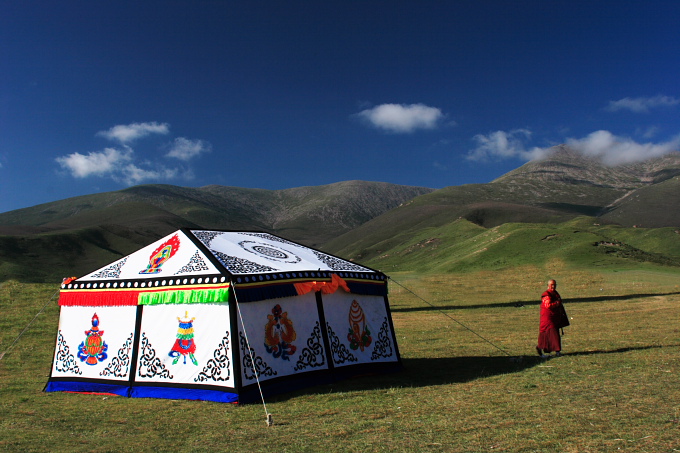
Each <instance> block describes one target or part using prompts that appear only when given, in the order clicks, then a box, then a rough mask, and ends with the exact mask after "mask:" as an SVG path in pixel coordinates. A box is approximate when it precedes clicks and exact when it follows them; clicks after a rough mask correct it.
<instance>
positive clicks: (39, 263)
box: [0, 146, 680, 282]
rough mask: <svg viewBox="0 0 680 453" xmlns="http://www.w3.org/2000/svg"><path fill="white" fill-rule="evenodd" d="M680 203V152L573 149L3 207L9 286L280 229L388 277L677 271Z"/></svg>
mask: <svg viewBox="0 0 680 453" xmlns="http://www.w3.org/2000/svg"><path fill="white" fill-rule="evenodd" d="M679 203H680V153H671V154H669V155H666V156H664V157H661V158H657V159H652V160H649V161H645V162H640V163H637V164H629V165H621V166H616V167H611V166H606V165H604V164H602V163H600V162H599V161H597V160H595V159H592V158H588V157H584V156H583V155H582V154H580V153H578V152H575V151H573V150H571V149H569V148H567V147H565V146H558V147H555V148H554V149H553V152H552V153H551V154H550V155H549V156H548V157H547V158H545V159H543V160H539V161H532V162H529V163H527V164H525V165H523V166H521V167H519V168H517V169H515V170H513V171H511V172H509V173H507V174H506V175H503V176H502V177H500V178H498V179H496V180H494V181H492V182H490V183H488V184H468V185H462V186H451V187H446V188H443V189H440V190H433V189H427V188H422V187H409V186H400V185H395V184H387V183H378V182H365V181H346V182H340V183H336V184H330V185H326V186H317V187H298V188H292V189H285V190H277V191H272V190H262V189H243V188H237V187H225V186H206V187H201V188H186V187H176V186H169V185H144V186H136V187H130V188H128V189H125V190H120V191H116V192H107V193H100V194H92V195H86V196H81V197H75V198H70V199H66V200H61V201H56V202H52V203H46V204H43V205H39V206H34V207H30V208H25V209H19V210H16V211H11V212H7V213H0V281H2V280H5V279H10V278H16V279H19V280H25V281H38V282H39V281H58V280H59V279H61V278H63V277H65V276H71V275H82V274H84V273H87V272H90V271H92V270H93V269H96V268H98V267H101V266H103V265H105V264H107V263H109V262H111V261H114V260H116V259H118V258H120V257H122V256H124V255H127V254H129V253H131V252H133V251H134V250H137V249H138V248H139V247H141V246H143V245H146V244H148V243H150V242H152V241H154V240H156V239H158V238H160V237H162V236H163V235H166V234H168V233H170V232H172V231H174V230H177V229H178V228H182V227H188V228H206V229H223V230H250V231H252V230H257V231H267V232H271V233H274V234H278V235H281V236H283V237H285V238H287V239H290V240H293V241H297V242H301V243H303V244H305V245H309V246H312V247H317V248H321V249H323V250H325V251H327V252H330V253H333V254H336V255H340V256H343V257H346V258H350V259H354V260H357V261H359V262H362V263H364V264H368V265H371V266H373V267H376V268H379V269H383V270H384V271H385V272H387V271H389V270H391V269H400V270H405V269H417V270H422V271H428V272H429V271H431V272H463V271H466V270H475V269H499V268H502V267H508V266H519V265H526V264H531V263H546V262H550V260H562V261H563V262H564V263H567V264H568V265H574V266H576V265H580V266H590V267H601V266H605V267H617V266H618V267H627V266H639V265H651V266H677V265H678V263H677V260H678V255H679V253H678V239H679V236H678V233H677V231H679V230H680V228H679V227H680V210H678V209H676V207H677V206H678V204H679ZM633 226H638V227H639V226H642V227H644V228H632V227H633Z"/></svg>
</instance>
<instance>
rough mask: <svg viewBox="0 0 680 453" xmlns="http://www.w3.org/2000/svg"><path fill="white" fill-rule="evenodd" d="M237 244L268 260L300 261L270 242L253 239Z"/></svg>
mask: <svg viewBox="0 0 680 453" xmlns="http://www.w3.org/2000/svg"><path fill="white" fill-rule="evenodd" d="M239 245H240V246H241V248H243V250H245V251H247V252H250V253H253V254H255V255H257V256H260V257H262V258H265V259H268V260H272V261H280V262H284V263H288V264H292V263H298V262H300V261H302V259H301V258H300V257H299V256H297V255H295V254H293V253H291V252H289V251H287V250H284V249H282V248H280V247H277V246H275V245H272V244H263V243H261V242H253V241H242V242H239Z"/></svg>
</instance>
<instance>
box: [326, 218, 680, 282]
mask: <svg viewBox="0 0 680 453" xmlns="http://www.w3.org/2000/svg"><path fill="white" fill-rule="evenodd" d="M400 239H401V240H398V241H383V242H381V243H378V244H375V246H369V247H366V248H363V249H360V250H359V249H353V248H352V247H347V248H346V249H343V250H338V253H340V254H341V255H343V256H346V257H355V258H356V259H357V260H358V261H360V262H362V263H363V264H365V265H368V266H370V267H372V268H374V269H379V270H381V271H383V272H385V273H387V274H388V275H389V274H390V273H391V272H399V271H417V272H418V273H424V274H427V273H437V274H440V273H443V274H446V273H461V272H475V271H482V270H486V271H493V270H499V269H504V268H509V267H521V266H537V267H544V266H548V265H550V264H551V263H559V266H568V267H572V268H579V269H601V270H606V269H616V270H623V269H632V268H640V267H641V266H642V267H644V266H649V267H655V268H658V267H668V268H669V269H670V268H673V269H676V270H678V269H679V268H680V231H679V230H677V229H673V228H659V229H651V230H643V229H635V228H624V227H619V226H607V225H599V224H596V223H593V219H592V218H588V217H579V218H576V219H573V220H570V221H568V222H564V223H559V224H545V223H539V224H536V223H521V224H518V223H505V224H503V225H499V226H496V227H494V228H490V229H486V228H482V227H480V226H478V225H475V224H473V223H471V222H469V221H467V220H465V219H460V220H456V221H454V222H452V223H448V224H445V225H440V226H437V227H432V228H425V229H422V230H420V231H419V233H418V234H416V235H413V236H403V237H401V238H400Z"/></svg>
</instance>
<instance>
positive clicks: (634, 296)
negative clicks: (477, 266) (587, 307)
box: [391, 291, 680, 313]
mask: <svg viewBox="0 0 680 453" xmlns="http://www.w3.org/2000/svg"><path fill="white" fill-rule="evenodd" d="M679 294H680V292H678V291H676V292H670V293H647V294H626V295H621V296H595V297H577V298H574V299H566V298H565V299H564V304H565V306H566V307H568V306H569V304H581V303H589V302H605V301H624V300H631V299H645V298H648V297H662V296H677V295H679ZM442 302H452V301H451V300H445V301H442ZM540 303H541V302H540V300H530V301H526V300H525V301H511V302H498V303H492V304H475V305H436V304H432V305H423V306H421V307H409V308H399V307H398V306H397V307H395V306H392V307H391V311H392V313H411V312H419V311H432V310H468V309H477V308H522V307H525V306H531V305H536V306H538V305H539V304H540Z"/></svg>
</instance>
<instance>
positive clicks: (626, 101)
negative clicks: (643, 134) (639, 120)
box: [606, 95, 680, 113]
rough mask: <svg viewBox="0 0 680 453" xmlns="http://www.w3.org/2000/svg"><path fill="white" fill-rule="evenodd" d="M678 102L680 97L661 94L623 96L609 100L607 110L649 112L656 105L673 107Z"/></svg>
mask: <svg viewBox="0 0 680 453" xmlns="http://www.w3.org/2000/svg"><path fill="white" fill-rule="evenodd" d="M678 104H680V99H678V98H675V97H672V96H662V95H659V96H654V97H639V98H623V99H619V100H618V101H609V105H608V106H607V107H606V110H608V111H610V112H618V111H621V110H630V111H631V112H635V113H647V112H649V110H650V109H653V108H656V107H673V106H675V105H678Z"/></svg>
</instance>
